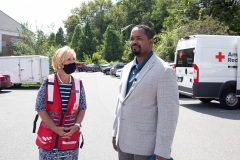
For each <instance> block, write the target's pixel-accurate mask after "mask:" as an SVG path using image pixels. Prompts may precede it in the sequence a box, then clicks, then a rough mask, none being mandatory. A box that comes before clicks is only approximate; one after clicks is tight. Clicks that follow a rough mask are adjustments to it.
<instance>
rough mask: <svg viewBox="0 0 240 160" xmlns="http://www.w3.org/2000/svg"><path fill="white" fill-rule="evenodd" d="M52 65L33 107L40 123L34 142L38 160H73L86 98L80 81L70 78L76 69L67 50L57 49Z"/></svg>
mask: <svg viewBox="0 0 240 160" xmlns="http://www.w3.org/2000/svg"><path fill="white" fill-rule="evenodd" d="M52 65H53V68H54V70H55V71H56V73H54V74H52V75H49V76H48V77H47V78H45V79H44V82H43V84H42V86H41V88H40V89H39V92H38V95H37V100H36V107H35V110H36V111H37V112H38V115H39V116H40V117H41V119H42V122H41V124H40V127H39V129H38V133H37V140H36V143H37V145H38V146H39V159H40V160H48V159H54V160H55V159H56V160H58V159H59V160H60V159H61V160H77V159H78V152H79V149H78V148H79V131H80V124H81V123H82V120H83V118H84V115H85V111H86V98H85V91H84V88H83V84H82V82H81V80H80V79H78V78H76V77H73V76H72V75H70V74H71V73H73V72H74V71H75V69H76V53H75V52H74V50H72V49H71V48H69V47H68V46H66V47H63V48H60V49H58V50H57V51H56V52H55V54H54V56H53V59H52Z"/></svg>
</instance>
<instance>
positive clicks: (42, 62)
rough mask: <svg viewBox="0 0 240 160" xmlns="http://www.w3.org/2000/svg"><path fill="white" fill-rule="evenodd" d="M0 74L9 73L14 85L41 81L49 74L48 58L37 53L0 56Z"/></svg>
mask: <svg viewBox="0 0 240 160" xmlns="http://www.w3.org/2000/svg"><path fill="white" fill-rule="evenodd" d="M0 74H9V75H10V78H11V81H12V83H13V84H15V85H18V84H22V83H42V81H43V79H44V77H46V76H48V75H49V58H48V57H45V56H39V55H31V56H6V57H0Z"/></svg>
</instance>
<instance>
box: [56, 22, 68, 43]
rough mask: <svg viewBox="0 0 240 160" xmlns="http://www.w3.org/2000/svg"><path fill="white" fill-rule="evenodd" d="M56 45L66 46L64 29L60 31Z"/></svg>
mask: <svg viewBox="0 0 240 160" xmlns="http://www.w3.org/2000/svg"><path fill="white" fill-rule="evenodd" d="M56 45H57V46H58V45H60V46H64V45H66V42H65V38H64V32H63V29H62V27H60V28H59V29H58V32H57V34H56Z"/></svg>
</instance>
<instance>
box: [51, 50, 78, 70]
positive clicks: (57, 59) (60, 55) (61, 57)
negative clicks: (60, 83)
mask: <svg viewBox="0 0 240 160" xmlns="http://www.w3.org/2000/svg"><path fill="white" fill-rule="evenodd" d="M71 55H73V56H74V57H75V59H76V53H75V51H74V50H73V49H71V48H70V47H68V46H65V47H62V48H60V49H58V50H57V51H56V52H55V53H54V55H53V58H52V66H53V69H54V70H57V69H58V68H59V67H60V66H61V65H62V63H63V62H64V61H65V60H67V59H68V58H69V57H70V56H71Z"/></svg>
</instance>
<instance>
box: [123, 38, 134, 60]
mask: <svg viewBox="0 0 240 160" xmlns="http://www.w3.org/2000/svg"><path fill="white" fill-rule="evenodd" d="M133 59H134V54H133V53H132V50H131V48H130V41H129V40H128V41H126V42H125V45H124V52H123V56H122V60H123V61H124V62H130V61H132V60H133Z"/></svg>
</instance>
